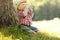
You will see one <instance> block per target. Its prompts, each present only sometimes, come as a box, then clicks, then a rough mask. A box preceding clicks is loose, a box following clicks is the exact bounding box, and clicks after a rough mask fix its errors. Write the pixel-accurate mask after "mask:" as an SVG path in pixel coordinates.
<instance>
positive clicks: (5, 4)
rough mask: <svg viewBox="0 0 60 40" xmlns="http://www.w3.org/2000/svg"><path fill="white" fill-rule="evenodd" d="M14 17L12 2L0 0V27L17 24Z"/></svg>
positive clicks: (10, 0)
mask: <svg viewBox="0 0 60 40" xmlns="http://www.w3.org/2000/svg"><path fill="white" fill-rule="evenodd" d="M16 15H17V14H16V13H15V11H14V7H13V0H0V26H1V25H15V24H17V21H18V20H17V16H16Z"/></svg>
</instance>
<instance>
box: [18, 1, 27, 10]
mask: <svg viewBox="0 0 60 40" xmlns="http://www.w3.org/2000/svg"><path fill="white" fill-rule="evenodd" d="M22 3H26V1H23V2H20V3H19V4H18V5H17V11H18V10H20V9H19V5H20V4H22Z"/></svg>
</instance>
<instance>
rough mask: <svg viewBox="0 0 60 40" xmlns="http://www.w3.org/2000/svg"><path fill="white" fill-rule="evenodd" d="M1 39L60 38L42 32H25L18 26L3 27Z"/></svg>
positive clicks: (36, 39) (45, 39) (53, 39)
mask: <svg viewBox="0 0 60 40" xmlns="http://www.w3.org/2000/svg"><path fill="white" fill-rule="evenodd" d="M0 40H60V39H59V38H56V37H50V36H48V35H46V34H43V33H41V32H37V33H36V34H33V33H28V32H24V31H22V30H20V29H18V28H17V26H9V27H5V26H4V27H1V28H0Z"/></svg>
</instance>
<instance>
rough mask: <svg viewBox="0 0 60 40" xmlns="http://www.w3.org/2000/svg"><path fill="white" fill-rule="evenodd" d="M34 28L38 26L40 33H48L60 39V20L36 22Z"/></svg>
mask: <svg viewBox="0 0 60 40" xmlns="http://www.w3.org/2000/svg"><path fill="white" fill-rule="evenodd" d="M32 26H36V27H37V28H38V29H39V30H40V32H42V33H46V34H47V35H50V36H52V37H58V38H60V19H59V18H55V19H53V20H49V21H47V20H43V21H34V22H33V24H32Z"/></svg>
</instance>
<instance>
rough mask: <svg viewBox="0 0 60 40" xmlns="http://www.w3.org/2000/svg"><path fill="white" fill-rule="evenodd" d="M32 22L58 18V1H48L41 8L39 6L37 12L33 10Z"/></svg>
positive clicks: (59, 7)
mask: <svg viewBox="0 0 60 40" xmlns="http://www.w3.org/2000/svg"><path fill="white" fill-rule="evenodd" d="M33 12H34V17H33V20H44V19H46V20H50V19H53V18H55V17H58V18H60V0H49V1H48V2H47V3H46V4H44V5H43V6H40V7H39V8H38V10H34V7H33Z"/></svg>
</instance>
